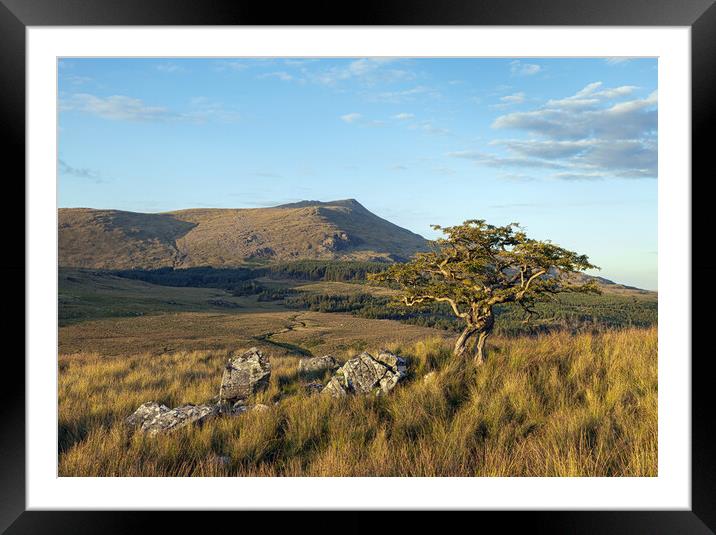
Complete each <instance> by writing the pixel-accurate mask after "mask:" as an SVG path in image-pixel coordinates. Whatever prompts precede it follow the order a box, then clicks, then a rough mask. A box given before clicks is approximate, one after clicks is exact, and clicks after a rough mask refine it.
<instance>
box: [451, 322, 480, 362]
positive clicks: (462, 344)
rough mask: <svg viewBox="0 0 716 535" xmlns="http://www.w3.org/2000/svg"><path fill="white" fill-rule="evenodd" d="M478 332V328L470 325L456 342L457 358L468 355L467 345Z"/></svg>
mask: <svg viewBox="0 0 716 535" xmlns="http://www.w3.org/2000/svg"><path fill="white" fill-rule="evenodd" d="M476 332H477V328H476V327H475V326H473V325H468V326H467V327H465V328H464V329H463V331H462V332H461V333H460V336H458V338H457V340H456V341H455V347H454V349H453V355H455V356H456V357H461V358H462V357H464V356H465V354H466V353H467V345H468V342H469V341H470V338H472V336H473V335H474V334H475V333H476Z"/></svg>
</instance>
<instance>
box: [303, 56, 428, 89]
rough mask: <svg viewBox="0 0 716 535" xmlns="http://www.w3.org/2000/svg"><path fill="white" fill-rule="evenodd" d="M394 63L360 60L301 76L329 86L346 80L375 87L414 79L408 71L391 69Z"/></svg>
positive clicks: (305, 71) (386, 59)
mask: <svg viewBox="0 0 716 535" xmlns="http://www.w3.org/2000/svg"><path fill="white" fill-rule="evenodd" d="M396 61H397V60H396V59H394V58H361V59H356V60H353V61H351V62H349V63H347V64H345V65H338V66H334V67H330V68H328V69H323V70H318V71H313V70H309V69H304V70H303V74H304V75H305V76H306V77H307V78H309V79H310V80H311V81H313V82H316V83H320V84H324V85H331V86H333V85H336V84H338V83H340V82H343V81H346V80H348V81H357V82H360V83H362V84H365V85H375V84H376V83H379V82H380V83H384V82H397V81H405V80H411V79H413V78H414V77H415V75H414V74H413V73H412V72H410V71H407V70H405V69H398V68H393V67H392V66H391V65H392V64H394V63H395V62H396Z"/></svg>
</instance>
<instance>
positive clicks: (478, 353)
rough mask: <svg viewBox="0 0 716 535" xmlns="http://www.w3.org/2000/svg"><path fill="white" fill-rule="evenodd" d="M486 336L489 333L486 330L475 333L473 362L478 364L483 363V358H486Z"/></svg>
mask: <svg viewBox="0 0 716 535" xmlns="http://www.w3.org/2000/svg"><path fill="white" fill-rule="evenodd" d="M488 336H490V333H489V332H486V331H481V332H480V333H479V334H478V335H477V342H476V343H475V363H476V364H478V365H480V364H482V363H484V362H485V358H487V350H486V349H485V342H486V341H487V337H488Z"/></svg>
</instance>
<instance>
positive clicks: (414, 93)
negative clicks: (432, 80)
mask: <svg viewBox="0 0 716 535" xmlns="http://www.w3.org/2000/svg"><path fill="white" fill-rule="evenodd" d="M419 97H428V98H439V97H440V92H439V91H436V90H434V89H432V88H430V87H427V86H424V85H419V86H415V87H411V88H408V89H400V90H396V91H383V92H380V93H376V94H374V95H370V96H369V98H370V100H375V101H378V102H392V103H395V104H398V103H400V102H406V101H413V100H415V99H416V98H419Z"/></svg>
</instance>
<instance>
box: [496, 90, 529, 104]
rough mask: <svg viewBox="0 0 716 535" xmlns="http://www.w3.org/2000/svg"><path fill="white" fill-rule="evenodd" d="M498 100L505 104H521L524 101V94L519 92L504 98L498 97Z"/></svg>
mask: <svg viewBox="0 0 716 535" xmlns="http://www.w3.org/2000/svg"><path fill="white" fill-rule="evenodd" d="M500 100H501V101H502V102H505V103H507V104H522V103H523V102H524V101H525V94H524V93H522V92H520V93H514V94H512V95H505V96H504V97H500Z"/></svg>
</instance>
